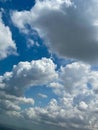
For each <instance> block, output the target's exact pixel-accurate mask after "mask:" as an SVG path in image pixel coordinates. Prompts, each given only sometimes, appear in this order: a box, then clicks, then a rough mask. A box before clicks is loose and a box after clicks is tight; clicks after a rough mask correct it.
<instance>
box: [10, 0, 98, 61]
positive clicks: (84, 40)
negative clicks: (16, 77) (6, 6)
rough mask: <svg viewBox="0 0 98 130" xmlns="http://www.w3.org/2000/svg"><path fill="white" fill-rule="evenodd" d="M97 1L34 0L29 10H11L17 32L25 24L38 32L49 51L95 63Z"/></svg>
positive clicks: (22, 29)
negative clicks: (34, 2) (33, 4)
mask: <svg viewBox="0 0 98 130" xmlns="http://www.w3.org/2000/svg"><path fill="white" fill-rule="evenodd" d="M97 11H98V2H97V0H89V1H87V0H86V1H82V0H79V1H78V0H43V1H40V0H37V1H36V4H35V6H34V7H32V9H31V10H30V11H26V10H25V11H20V12H19V11H13V13H11V17H12V21H13V23H14V25H15V26H17V27H18V28H19V29H20V30H21V31H24V32H25V30H28V28H27V26H26V25H30V26H31V28H33V29H35V30H37V31H38V33H39V34H40V35H41V36H42V37H43V38H44V39H45V43H46V44H47V46H49V47H50V50H52V51H55V53H57V54H59V55H61V56H64V57H69V58H75V59H79V60H82V61H86V62H97V55H98V38H97V35H98V17H97Z"/></svg>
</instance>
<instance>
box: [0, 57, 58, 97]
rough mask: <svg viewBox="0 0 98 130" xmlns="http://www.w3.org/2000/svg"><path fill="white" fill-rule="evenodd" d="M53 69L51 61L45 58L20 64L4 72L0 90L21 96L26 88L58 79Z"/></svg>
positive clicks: (54, 66)
mask: <svg viewBox="0 0 98 130" xmlns="http://www.w3.org/2000/svg"><path fill="white" fill-rule="evenodd" d="M55 68H56V65H55V64H54V63H53V62H52V60H51V59H46V58H42V59H41V60H36V61H31V62H20V63H18V65H15V66H14V67H13V70H12V72H6V73H5V74H4V75H3V76H1V77H0V88H1V89H2V90H5V91H6V92H7V93H10V94H12V95H16V96H22V95H23V93H24V90H25V89H26V88H29V87H31V86H38V85H39V86H40V85H45V84H49V83H50V82H52V81H55V80H56V79H57V78H58V74H57V73H56V71H55Z"/></svg>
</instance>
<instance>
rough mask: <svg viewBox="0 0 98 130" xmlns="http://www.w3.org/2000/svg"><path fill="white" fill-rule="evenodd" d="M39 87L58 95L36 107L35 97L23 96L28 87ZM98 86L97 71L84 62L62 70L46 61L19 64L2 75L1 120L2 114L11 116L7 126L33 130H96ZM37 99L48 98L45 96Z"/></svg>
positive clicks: (72, 64)
mask: <svg viewBox="0 0 98 130" xmlns="http://www.w3.org/2000/svg"><path fill="white" fill-rule="evenodd" d="M40 85H45V86H46V87H48V88H51V89H52V91H53V92H54V94H56V95H57V96H58V98H57V99H56V98H51V99H50V101H49V102H48V104H47V105H45V106H44V107H39V106H34V103H35V101H34V100H33V98H26V97H25V96H24V93H25V91H26V89H27V88H30V87H36V86H39V87H40ZM97 85H98V71H96V70H92V67H91V66H90V65H88V64H84V63H82V62H74V63H71V64H67V65H66V66H65V67H63V66H61V68H60V69H59V70H56V65H55V64H54V63H53V61H52V60H51V59H47V58H42V59H40V60H35V61H34V60H33V61H31V62H20V63H18V65H15V66H14V67H13V70H12V71H11V72H6V73H5V74H4V75H3V76H0V114H1V115H0V117H2V114H3V118H2V120H3V119H5V118H4V116H6V115H7V116H8V118H9V121H8V122H5V124H6V125H9V124H10V125H11V124H13V125H14V126H16V124H18V125H17V126H18V127H20V128H27V129H31V130H32V129H33V128H34V129H35V130H37V129H39V130H42V129H43V128H47V129H48V128H49V130H50V127H51V130H54V129H57V130H59V129H62V130H65V129H68V130H93V129H95V130H97V129H98V116H97V112H98V96H97V93H98V88H97ZM45 86H44V87H45ZM38 96H40V97H41V98H43V100H44V99H45V98H47V95H45V94H43V93H38ZM28 105H29V106H28ZM13 118H14V121H13V120H12V119H13ZM5 120H7V117H6V119H5ZM20 121H21V123H19V122H20ZM0 123H2V121H0Z"/></svg>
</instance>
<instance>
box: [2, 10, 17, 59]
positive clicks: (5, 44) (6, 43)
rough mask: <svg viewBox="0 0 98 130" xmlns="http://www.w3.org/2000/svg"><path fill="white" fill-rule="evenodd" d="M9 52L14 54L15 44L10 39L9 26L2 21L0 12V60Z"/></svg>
mask: <svg viewBox="0 0 98 130" xmlns="http://www.w3.org/2000/svg"><path fill="white" fill-rule="evenodd" d="M11 54H16V45H15V42H14V41H13V39H12V33H11V31H10V28H9V27H8V26H5V24H4V23H3V20H2V13H1V12H0V60H1V59H4V58H6V57H7V56H8V55H11Z"/></svg>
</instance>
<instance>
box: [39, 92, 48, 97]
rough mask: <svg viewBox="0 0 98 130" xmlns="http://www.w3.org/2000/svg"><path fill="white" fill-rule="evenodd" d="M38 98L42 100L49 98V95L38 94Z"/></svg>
mask: <svg viewBox="0 0 98 130" xmlns="http://www.w3.org/2000/svg"><path fill="white" fill-rule="evenodd" d="M38 96H39V97H41V98H47V95H45V94H42V93H38Z"/></svg>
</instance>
